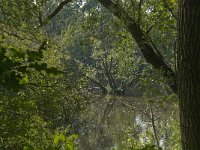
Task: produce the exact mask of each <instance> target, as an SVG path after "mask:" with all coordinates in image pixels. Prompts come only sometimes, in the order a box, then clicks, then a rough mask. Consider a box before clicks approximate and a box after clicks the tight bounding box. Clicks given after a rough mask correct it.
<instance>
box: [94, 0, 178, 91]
mask: <svg viewBox="0 0 200 150" xmlns="http://www.w3.org/2000/svg"><path fill="white" fill-rule="evenodd" d="M98 1H99V2H100V3H101V4H102V5H103V6H104V7H105V8H106V9H108V10H109V11H110V12H111V13H113V14H114V15H115V16H117V17H118V18H119V19H120V20H121V21H123V22H124V24H125V25H126V27H127V29H128V30H129V32H130V33H131V35H132V37H133V38H134V39H135V41H136V43H137V44H138V46H139V48H140V50H141V52H142V54H143V56H144V58H145V59H146V61H147V62H148V63H149V64H151V65H152V66H154V67H155V68H156V69H159V70H162V72H163V76H164V77H165V78H166V79H167V82H168V85H169V86H170V88H171V89H172V91H173V92H174V93H177V85H176V77H175V73H174V71H173V70H172V69H171V67H170V65H169V64H168V63H167V62H166V61H165V59H164V58H163V56H162V55H161V54H160V52H158V50H157V49H155V48H154V47H153V46H152V44H151V41H150V40H149V39H150V38H149V36H148V35H147V34H146V33H145V32H144V31H143V30H142V29H141V28H140V25H139V24H138V22H137V21H136V20H135V19H133V18H132V17H130V16H129V14H128V13H127V12H126V11H125V10H124V9H122V8H121V7H120V6H119V5H118V4H117V3H113V2H112V1H111V0H98Z"/></svg>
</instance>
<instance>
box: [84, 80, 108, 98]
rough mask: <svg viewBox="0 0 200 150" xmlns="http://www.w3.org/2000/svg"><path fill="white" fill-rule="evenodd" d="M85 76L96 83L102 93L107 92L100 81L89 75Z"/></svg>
mask: <svg viewBox="0 0 200 150" xmlns="http://www.w3.org/2000/svg"><path fill="white" fill-rule="evenodd" d="M87 78H88V79H89V80H90V81H92V82H93V83H94V84H96V85H97V86H98V87H99V88H100V89H101V90H102V93H103V94H106V93H107V89H106V88H105V87H104V86H103V85H102V84H101V83H99V82H98V81H97V80H95V79H93V78H91V77H89V76H87Z"/></svg>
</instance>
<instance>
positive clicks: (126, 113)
mask: <svg viewBox="0 0 200 150" xmlns="http://www.w3.org/2000/svg"><path fill="white" fill-rule="evenodd" d="M178 116H179V113H178V106H177V104H176V103H174V102H152V101H151V102H149V101H148V102H147V101H146V100H144V99H143V98H140V97H119V96H92V97H91V98H90V105H89V106H88V108H87V110H86V112H85V113H83V114H82V119H83V120H86V122H85V123H84V124H83V125H82V128H81V129H80V130H81V131H80V136H79V139H78V143H79V149H80V150H111V149H115V150H129V149H131V147H132V148H139V147H142V146H143V145H146V144H150V143H151V144H154V145H157V146H158V145H159V146H160V147H162V149H164V150H168V149H169V150H172V149H173V150H179V149H180V134H179V125H178V120H179V118H178Z"/></svg>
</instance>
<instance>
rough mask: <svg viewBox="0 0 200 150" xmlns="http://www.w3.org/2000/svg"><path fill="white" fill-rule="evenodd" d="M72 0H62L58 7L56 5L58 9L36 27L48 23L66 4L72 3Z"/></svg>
mask: <svg viewBox="0 0 200 150" xmlns="http://www.w3.org/2000/svg"><path fill="white" fill-rule="evenodd" d="M71 1H72V0H64V1H62V2H61V3H60V4H59V5H58V7H56V9H55V10H54V11H53V12H52V13H51V14H49V15H48V16H47V17H46V19H44V20H43V21H42V22H41V23H40V24H39V25H38V26H37V27H35V28H39V27H41V26H43V25H44V24H45V23H47V21H48V20H51V19H52V18H53V17H55V16H56V15H57V14H58V13H59V12H60V11H61V10H62V9H63V7H64V6H65V5H67V4H68V3H70V2H71Z"/></svg>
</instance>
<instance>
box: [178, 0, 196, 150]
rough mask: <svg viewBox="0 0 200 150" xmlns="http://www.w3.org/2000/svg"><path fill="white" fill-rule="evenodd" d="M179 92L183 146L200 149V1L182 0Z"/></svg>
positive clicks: (179, 36)
mask: <svg viewBox="0 0 200 150" xmlns="http://www.w3.org/2000/svg"><path fill="white" fill-rule="evenodd" d="M178 17H179V19H178V54H177V55H178V57H177V61H178V96H179V103H180V105H179V107H180V124H181V133H182V149H183V150H200V1H199V0H179V16H178Z"/></svg>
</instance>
